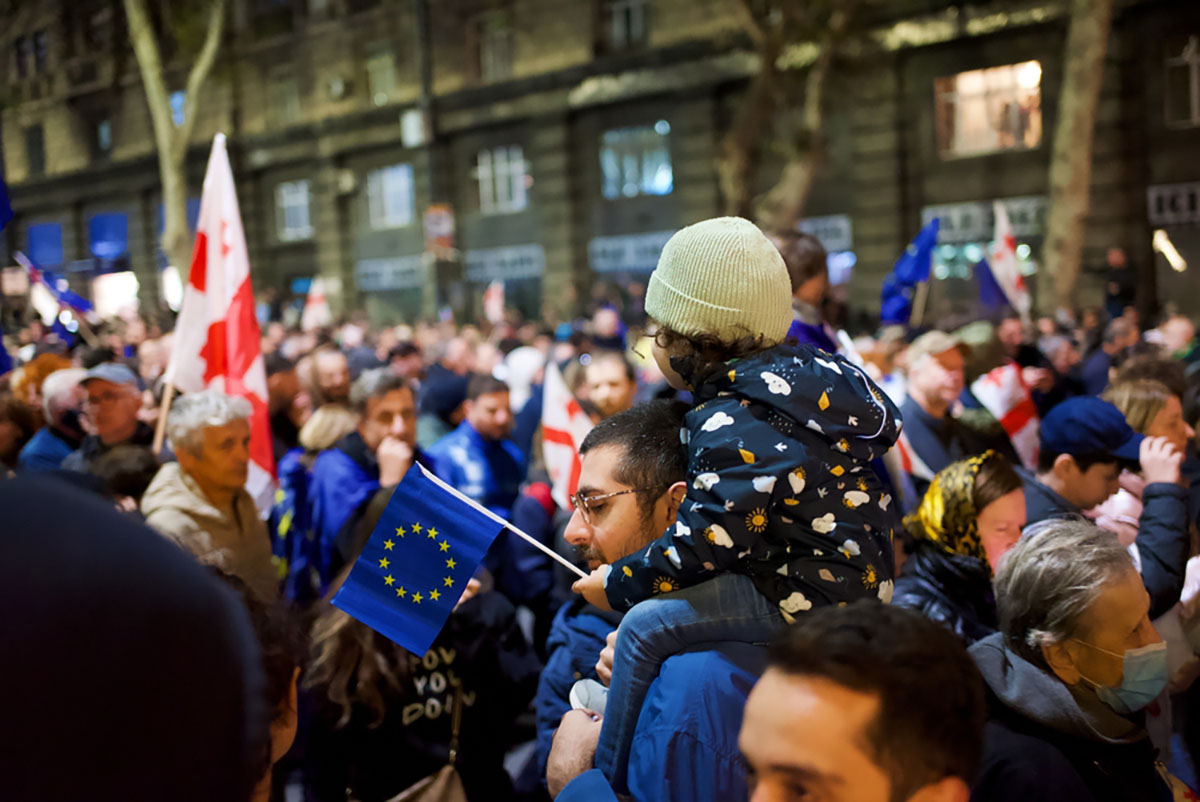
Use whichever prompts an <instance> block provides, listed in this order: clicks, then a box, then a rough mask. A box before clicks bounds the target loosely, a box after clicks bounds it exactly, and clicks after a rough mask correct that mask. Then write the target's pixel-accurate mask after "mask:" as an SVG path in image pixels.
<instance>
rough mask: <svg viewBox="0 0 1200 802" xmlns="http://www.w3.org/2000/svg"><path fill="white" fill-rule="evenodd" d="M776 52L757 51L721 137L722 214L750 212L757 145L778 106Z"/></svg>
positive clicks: (769, 48) (758, 152)
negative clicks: (755, 68)
mask: <svg viewBox="0 0 1200 802" xmlns="http://www.w3.org/2000/svg"><path fill="white" fill-rule="evenodd" d="M778 57H779V50H778V48H777V47H776V46H774V45H765V46H764V47H762V48H760V50H759V58H760V60H761V62H762V63H761V65H760V66H759V69H758V72H757V73H755V75H754V77H753V78H752V79H751V80H750V86H749V87H748V88H747V89H746V94H745V96H744V97H743V98H742V102H741V104H740V105H739V106H738V111H737V116H736V117H735V118H734V121H733V125H732V126H730V128H729V131H727V132H726V134H725V136H724V137H722V138H721V155H720V156H719V157H718V159H717V180H718V182H719V183H720V187H721V194H722V195H723V196H724V200H725V204H724V205H725V214H727V215H733V216H737V217H750V216H751V215H752V214H753V211H754V173H755V171H756V170H757V169H758V165H759V161H760V156H761V153H762V151H761V142H762V141H763V139H764V138H766V137H767V135H768V134H769V132H770V129H771V121H772V120H773V119H774V117H775V110H776V109H777V108H778V106H779V97H778V92H779V86H778V83H779V81H778V78H779V76H778V69H777V68H776V66H775V60H776V59H777V58H778Z"/></svg>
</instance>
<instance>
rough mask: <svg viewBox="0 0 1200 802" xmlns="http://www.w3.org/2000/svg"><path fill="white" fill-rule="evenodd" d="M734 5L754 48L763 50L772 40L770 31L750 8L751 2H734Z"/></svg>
mask: <svg viewBox="0 0 1200 802" xmlns="http://www.w3.org/2000/svg"><path fill="white" fill-rule="evenodd" d="M733 5H734V10H735V11H736V12H737V15H738V16H739V17H740V18H741V20H742V25H743V26H744V27H745V28H746V33H748V34H750V39H751V40H752V41H753V42H754V46H755V47H756V48H758V49H759V50H762V49H763V48H764V47H766V46H767V43H768V42H769V41H770V40H771V38H772V37H771V33H770V31H768V30H767V27H766V26H765V25H763V23H762V20H760V19H759V18H758V15H757V14H755V13H754V9H753V8H752V7H751V6H750V0H734V3H733Z"/></svg>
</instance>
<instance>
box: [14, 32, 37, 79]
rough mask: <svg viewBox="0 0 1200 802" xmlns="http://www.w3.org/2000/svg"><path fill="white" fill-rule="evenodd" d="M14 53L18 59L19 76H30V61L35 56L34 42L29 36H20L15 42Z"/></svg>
mask: <svg viewBox="0 0 1200 802" xmlns="http://www.w3.org/2000/svg"><path fill="white" fill-rule="evenodd" d="M13 55H14V56H16V59H17V77H18V78H28V77H29V61H30V58H31V57H32V56H33V42H32V41H30V40H29V39H28V38H27V37H24V36H18V37H17V39H16V41H15V42H13Z"/></svg>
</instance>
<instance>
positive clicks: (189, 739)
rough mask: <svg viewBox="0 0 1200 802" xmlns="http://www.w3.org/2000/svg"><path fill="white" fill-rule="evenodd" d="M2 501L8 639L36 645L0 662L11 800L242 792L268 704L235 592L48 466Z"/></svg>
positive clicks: (2, 624) (257, 770) (239, 795)
mask: <svg viewBox="0 0 1200 802" xmlns="http://www.w3.org/2000/svg"><path fill="white" fill-rule="evenodd" d="M0 507H2V508H3V509H4V510H5V511H6V512H5V522H4V536H3V537H0V604H3V606H4V607H5V608H8V609H17V608H20V609H21V610H22V613H21V615H8V616H3V618H2V619H0V642H3V643H9V644H16V643H19V644H22V646H23V648H25V649H27V650H28V653H27V658H28V659H22V660H5V661H2V665H0V680H2V681H0V710H3V711H4V722H5V725H6V726H7V727H11V728H12V730H11V731H12V732H14V733H17V732H19V733H21V737H19V738H15V739H9V741H7V742H6V743H5V748H4V750H3V754H0V767H2V769H3V772H4V778H5V780H4V782H5V788H4V798H5V800H10V801H11V802H32V801H33V800H42V799H87V800H92V801H93V802H117V801H118V800H120V801H121V802H125V801H126V800H151V799H171V800H183V801H184V802H211V800H230V802H235V801H236V802H245V801H246V800H249V799H250V794H251V791H252V789H253V788H254V785H255V783H256V782H257V781H258V779H259V776H260V775H261V754H262V749H263V746H264V744H265V743H266V737H267V724H268V720H269V716H268V715H267V711H266V710H265V707H264V705H263V703H262V700H261V697H260V695H259V689H260V688H261V687H262V682H263V673H262V667H261V663H260V661H259V656H258V649H257V646H256V644H255V641H254V635H253V632H252V630H251V628H250V623H249V621H248V618H247V614H246V612H245V611H244V610H243V609H242V608H241V605H239V604H238V601H237V599H236V598H235V597H234V595H233V594H232V593H230V591H229V590H228V589H227V588H224V587H221V585H220V583H218V582H217V581H216V580H215V579H214V578H213V577H212V576H211V575H210V574H209V572H208V571H206V570H205V569H204V568H203V567H202V566H200V565H199V564H197V562H196V561H195V560H194V559H193V558H192V557H191V556H190V555H188V554H187V553H185V552H184V551H183V550H181V549H179V548H178V547H177V546H175V545H174V544H172V543H170V542H169V541H167V540H166V539H165V538H163V537H162V536H161V535H159V534H157V533H155V532H154V531H152V530H151V529H149V528H147V527H146V526H144V525H143V524H141V523H139V522H137V521H135V520H133V519H132V518H130V517H129V516H126V515H122V514H121V513H119V512H117V511H116V510H115V509H113V507H112V505H111V504H109V503H108V502H107V501H105V500H104V499H102V498H100V497H99V496H95V495H93V494H91V493H88V492H85V491H81V490H79V489H76V488H73V487H70V486H68V485H65V484H62V483H60V482H59V481H57V480H55V479H53V478H48V477H45V476H42V475H39V476H38V478H36V479H31V478H22V477H18V478H16V479H12V480H10V481H7V482H3V483H0ZM31 599H37V600H38V601H37V603H35V604H31V603H30V600H31ZM64 722H70V724H69V726H64ZM64 761H65V763H64ZM68 763H69V765H70V769H69V770H64V766H65V765H66V764H68Z"/></svg>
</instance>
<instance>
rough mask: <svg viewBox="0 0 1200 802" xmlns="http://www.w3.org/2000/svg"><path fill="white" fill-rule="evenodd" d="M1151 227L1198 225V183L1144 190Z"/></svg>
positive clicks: (1199, 205)
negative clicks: (1184, 224) (1183, 224)
mask: <svg viewBox="0 0 1200 802" xmlns="http://www.w3.org/2000/svg"><path fill="white" fill-rule="evenodd" d="M1146 196H1147V200H1148V202H1149V203H1148V205H1149V211H1148V216H1149V218H1150V225H1152V226H1171V225H1179V224H1181V223H1200V183H1188V184H1158V185H1157V186H1152V187H1149V188H1148V189H1147V190H1146Z"/></svg>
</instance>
